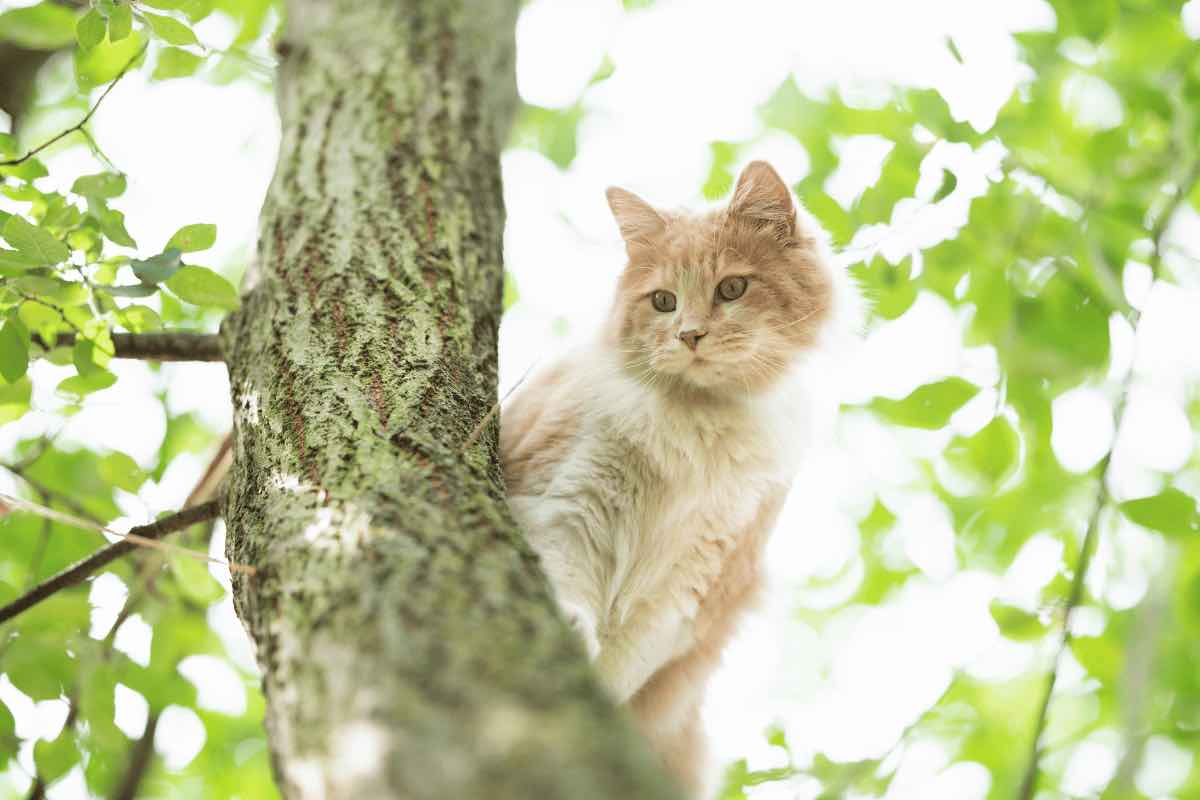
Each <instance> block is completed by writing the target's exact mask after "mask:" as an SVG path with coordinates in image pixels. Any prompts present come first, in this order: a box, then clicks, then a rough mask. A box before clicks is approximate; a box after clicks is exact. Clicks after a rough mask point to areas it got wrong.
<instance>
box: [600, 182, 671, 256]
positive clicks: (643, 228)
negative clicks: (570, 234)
mask: <svg viewBox="0 0 1200 800" xmlns="http://www.w3.org/2000/svg"><path fill="white" fill-rule="evenodd" d="M604 194H605V196H607V197H608V207H609V208H611V209H612V213H613V216H614V217H615V218H616V220H617V225H618V226H620V228H621V238H622V239H624V240H625V246H626V247H632V246H633V245H635V244H640V243H644V242H645V241H646V240H647V239H649V238H650V237H652V236H654V235H655V234H657V233H660V232H661V231H662V229H663V228H664V227H666V224H667V223H666V220H664V219H663V218H662V215H661V214H659V213H658V212H657V211H655V210H654V208H653V207H652V206H651V205H650V204H649V203H647V202H646V201H645V200H643V199H642V198H640V197H638V196H637V195H636V194H634V193H633V192H630V191H627V190H625V189H621V188H619V187H616V186H610V187H608V190H607V191H606V192H605V193H604Z"/></svg>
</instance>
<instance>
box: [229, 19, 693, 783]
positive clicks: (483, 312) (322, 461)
mask: <svg viewBox="0 0 1200 800" xmlns="http://www.w3.org/2000/svg"><path fill="white" fill-rule="evenodd" d="M516 6H517V3H516V2H515V0H488V2H482V1H479V2H468V0H407V1H406V2H396V1H395V0H390V1H389V0H293V2H291V3H290V5H289V9H288V14H287V17H288V23H287V28H286V31H285V33H284V36H283V38H282V41H281V43H280V45H279V50H280V54H281V57H282V58H281V65H280V74H279V89H278V91H279V107H280V114H281V117H282V122H283V140H282V145H281V152H280V156H279V164H278V168H277V172H276V175H275V179H274V182H273V184H272V186H271V189H270V191H269V194H268V198H267V201H266V204H265V207H264V210H263V215H262V220H261V229H260V230H261V232H260V247H259V259H258V265H257V267H256V269H255V273H254V274H253V275H252V276H251V277H250V279H249V281H248V286H249V287H250V288H249V290H248V292H247V294H246V295H245V297H244V301H243V305H242V308H241V310H240V311H239V312H237V313H235V314H234V315H232V316H231V317H230V318H229V319H228V320H227V322H226V324H225V325H224V327H223V330H222V336H223V341H222V350H223V352H224V353H225V354H226V357H227V361H228V364H229V369H230V380H231V384H232V387H233V399H234V408H235V426H236V451H235V459H234V466H233V470H232V474H231V476H230V483H229V487H228V490H227V508H226V515H225V516H226V520H227V523H228V527H229V537H228V542H229V556H230V558H232V559H234V560H236V561H241V562H245V563H249V564H252V565H254V566H255V567H257V569H258V575H257V576H255V577H249V578H247V577H244V576H240V575H239V576H235V577H234V599H235V601H236V605H237V609H238V613H239V614H240V616H241V618H242V620H243V621H244V623H245V625H246V626H247V628H248V630H249V631H250V634H251V635H252V637H253V638H254V640H255V642H256V644H257V647H258V660H259V663H260V665H261V667H262V670H263V676H264V678H263V680H264V687H265V691H266V696H267V715H266V716H267V728H268V734H269V737H270V742H271V749H272V754H273V759H274V764H275V770H276V775H277V777H278V780H279V784H280V788H281V789H282V791H283V793H284V795H285V796H287V797H290V798H318V797H320V798H341V797H347V798H349V797H353V798H391V797H395V798H438V800H444V798H468V799H469V798H484V797H486V798H495V799H497V800H505V799H506V798H514V800H515V799H516V798H521V800H528V798H539V800H550V799H552V798H564V800H565V799H566V798H570V799H571V800H587V799H588V798H597V800H598V799H599V798H606V800H607V799H609V798H659V797H678V796H679V795H678V794H676V790H675V788H674V787H673V786H672V785H671V784H670V783H669V782H668V780H667V779H666V778H665V777H664V775H663V773H662V772H661V770H660V769H659V767H658V766H657V764H656V763H655V761H654V759H653V757H652V756H651V755H650V754H649V752H648V751H647V749H646V746H645V744H644V743H643V742H642V740H641V739H640V737H638V736H637V735H636V734H634V733H633V732H632V728H631V727H630V726H629V725H628V724H627V720H626V718H625V716H624V714H623V713H622V712H619V711H618V710H616V709H615V708H614V707H613V706H612V705H611V703H610V702H609V701H608V700H607V699H606V697H605V695H604V694H603V692H602V690H601V689H600V688H599V686H598V684H597V683H596V681H595V680H594V679H593V677H592V675H591V671H590V669H589V668H588V666H587V663H586V661H585V658H584V656H583V650H582V647H581V646H580V644H579V643H578V642H577V641H576V640H575V638H574V637H573V635H572V634H571V633H570V632H569V631H568V630H567V629H566V627H565V626H564V625H563V624H562V623H561V621H560V620H559V619H558V617H557V615H556V614H555V612H554V610H553V604H552V601H551V599H550V595H549V590H548V586H547V584H546V581H545V579H544V578H543V576H542V574H541V572H540V570H539V568H538V565H537V560H536V557H535V556H534V555H533V554H532V552H531V551H530V549H529V548H528V546H527V545H526V544H525V542H524V539H523V537H522V536H521V534H520V532H519V531H518V530H517V528H516V526H515V524H514V522H513V520H512V518H511V516H510V515H509V512H508V509H507V506H506V504H505V500H504V487H503V482H502V478H501V474H500V469H499V464H498V460H497V453H496V429H495V426H494V425H490V426H488V428H487V429H486V431H485V433H484V435H483V436H481V437H480V438H479V439H478V441H477V442H475V443H473V444H472V445H471V446H470V447H467V448H465V450H464V447H463V445H464V443H465V442H466V441H467V439H468V437H469V436H470V434H471V431H472V429H473V428H474V427H475V425H476V424H477V423H478V422H479V421H480V420H481V419H483V417H484V416H485V415H486V414H487V413H488V411H489V409H490V408H491V406H492V405H493V403H494V402H495V399H496V327H497V323H498V322H499V317H500V312H501V285H502V278H503V267H502V264H501V235H502V232H503V224H504V215H503V206H502V200H501V191H500V172H499V161H498V156H499V150H500V146H501V144H502V142H503V140H504V138H505V136H506V134H507V130H508V125H509V122H510V118H511V115H512V112H513V110H514V106H515V103H516V95H515V90H514V85H513V25H514V18H515V14H516Z"/></svg>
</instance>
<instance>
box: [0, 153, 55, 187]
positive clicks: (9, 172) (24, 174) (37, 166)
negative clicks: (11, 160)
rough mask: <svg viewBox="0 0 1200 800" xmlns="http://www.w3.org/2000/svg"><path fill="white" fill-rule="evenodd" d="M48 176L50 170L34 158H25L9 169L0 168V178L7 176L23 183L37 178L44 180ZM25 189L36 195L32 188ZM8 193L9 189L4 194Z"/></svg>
mask: <svg viewBox="0 0 1200 800" xmlns="http://www.w3.org/2000/svg"><path fill="white" fill-rule="evenodd" d="M49 174H50V170H48V169H46V165H45V164H43V163H42V162H41V161H39V160H38V159H36V158H27V159H25V160H24V161H22V162H21V163H20V164H16V165H14V166H11V167H0V177H5V176H8V177H11V178H17V179H18V180H22V181H25V182H26V183H28V182H30V181H35V180H37V179H38V178H44V177H46V176H47V175H49ZM27 188H29V189H30V191H31V192H32V193H34V194H36V193H37V190H36V189H34V188H33V187H27ZM13 189H14V190H15V189H16V187H13ZM8 192H9V189H6V190H5V193H8ZM10 196H11V195H10Z"/></svg>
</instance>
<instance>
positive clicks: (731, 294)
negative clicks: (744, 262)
mask: <svg viewBox="0 0 1200 800" xmlns="http://www.w3.org/2000/svg"><path fill="white" fill-rule="evenodd" d="M745 293H746V279H745V278H743V277H742V276H741V275H731V276H729V277H728V278H726V279H725V280H723V281H721V282H720V283H719V284H717V300H724V301H729V300H737V299H738V298H739V297H741V296H742V295H744V294H745Z"/></svg>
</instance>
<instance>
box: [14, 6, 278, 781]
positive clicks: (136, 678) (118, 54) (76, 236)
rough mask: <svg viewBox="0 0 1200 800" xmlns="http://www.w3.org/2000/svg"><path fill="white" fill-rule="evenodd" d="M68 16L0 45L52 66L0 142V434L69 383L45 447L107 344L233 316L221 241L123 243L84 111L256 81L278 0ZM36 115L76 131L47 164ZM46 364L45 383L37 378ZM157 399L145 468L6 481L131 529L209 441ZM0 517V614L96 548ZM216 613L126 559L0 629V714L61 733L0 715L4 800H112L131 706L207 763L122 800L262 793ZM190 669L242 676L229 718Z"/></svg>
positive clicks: (60, 460)
mask: <svg viewBox="0 0 1200 800" xmlns="http://www.w3.org/2000/svg"><path fill="white" fill-rule="evenodd" d="M81 5H84V6H85V7H83V8H79V9H78V10H76V9H74V8H69V7H68V6H67V4H60V3H56V2H42V3H39V4H36V5H33V6H29V7H26V8H19V9H13V10H8V11H4V12H3V13H0V44H2V43H3V42H12V43H14V44H17V45H20V46H22V47H25V48H32V49H44V50H50V51H56V52H55V54H54V56H53V57H52V60H51V61H50V62H49V63H48V65H47V66H46V67H45V68H44V73H46V74H48V75H50V76H52V77H53V81H52V82H49V83H48V84H47V86H46V87H44V88H43V89H42V90H41V93H40V95H39V99H41V100H42V102H40V103H39V104H38V106H37V108H36V110H35V111H34V112H31V117H30V118H28V119H21V120H16V121H15V122H17V123H18V126H19V127H18V128H17V133H19V134H21V135H20V136H18V135H16V134H0V161H4V162H7V163H6V164H5V165H3V166H0V179H2V186H0V193H2V194H3V196H4V200H3V201H0V203H2V204H0V240H2V241H0V320H2V326H0V378H2V382H0V422H2V423H13V422H15V421H17V420H21V419H22V418H23V417H24V416H25V415H27V414H30V411H31V409H33V410H36V411H38V412H39V413H41V414H43V415H44V414H46V413H48V411H47V410H46V409H39V408H34V406H36V403H37V401H36V400H35V398H36V397H37V396H38V395H37V392H36V391H35V390H36V388H37V387H38V386H40V384H41V382H42V381H44V380H45V379H46V376H47V375H50V374H57V375H60V376H61V375H62V373H63V372H66V371H67V370H70V371H71V373H70V374H67V375H66V376H65V377H61V379H56V380H57V384H56V385H55V384H51V385H50V386H49V387H47V388H48V389H51V390H53V391H54V393H55V394H56V395H57V399H56V402H55V406H54V411H53V413H55V414H57V415H58V417H59V424H57V425H51V426H50V429H51V430H53V429H55V428H61V427H62V423H63V422H65V421H66V420H67V419H69V418H70V417H71V416H72V415H73V414H75V413H76V412H77V411H78V410H79V409H81V408H82V407H84V404H91V403H94V402H101V403H103V402H105V401H104V400H103V396H102V395H101V399H100V400H99V401H97V400H96V399H95V396H97V395H100V393H102V392H104V390H105V389H108V388H109V387H111V386H113V385H114V384H115V383H116V381H117V377H118V371H114V369H115V366H116V365H115V364H113V363H112V359H113V357H114V355H116V351H115V347H114V339H113V336H114V334H145V333H152V332H156V331H160V330H162V329H164V328H169V329H171V330H194V331H204V330H212V329H213V328H214V327H215V322H216V321H217V320H218V319H219V315H220V314H221V313H223V312H224V311H228V310H230V309H233V308H235V307H236V306H237V292H236V290H235V289H234V286H233V283H232V282H231V280H230V277H227V276H226V275H223V274H222V272H226V273H227V274H228V272H229V266H232V265H228V266H225V267H224V268H223V269H222V270H221V271H217V270H214V269H212V268H210V266H208V265H203V266H202V265H201V264H203V263H204V262H203V259H204V258H205V255H204V254H205V252H206V251H209V250H210V248H212V247H213V246H214V244H216V243H217V238H218V231H217V230H216V228H215V226H213V225H209V224H205V223H204V222H203V221H199V222H197V221H193V220H187V219H181V220H180V221H179V229H178V231H177V232H176V233H175V234H174V235H173V236H171V237H170V239H169V240H168V241H166V242H153V243H151V242H144V241H143V242H138V241H135V240H134V238H133V237H132V236H131V235H130V233H129V228H128V227H127V225H126V219H125V216H124V213H123V211H122V198H123V196H124V195H125V192H126V189H127V184H128V182H129V181H128V179H127V176H126V175H125V174H123V173H122V172H121V171H120V170H119V169H118V168H117V167H116V166H115V165H114V164H113V163H112V162H111V161H110V160H109V159H108V157H107V155H106V154H105V153H104V152H103V151H102V150H101V149H100V148H99V146H98V144H97V142H96V141H95V140H94V137H93V136H92V135H91V133H90V131H89V128H88V125H87V122H88V120H89V119H90V114H88V110H89V108H91V107H93V105H94V104H95V103H97V102H99V101H100V100H102V99H103V98H104V97H105V96H106V94H107V90H108V89H109V88H111V86H112V83H113V82H114V81H119V80H121V79H122V78H123V77H124V76H125V74H126V72H127V71H143V72H145V73H146V74H147V75H149V76H151V78H152V79H154V80H167V79H172V78H180V77H191V76H195V77H199V78H202V79H205V80H210V81H214V82H220V83H227V82H230V81H245V80H252V81H257V82H260V83H261V82H262V80H263V75H264V74H269V71H268V70H269V64H267V63H266V62H264V61H263V57H262V55H261V54H256V51H264V49H265V46H266V37H267V35H268V34H269V32H270V29H271V28H272V27H273V26H274V24H275V22H276V21H277V20H278V11H279V9H278V7H277V5H276V3H275V2H273V0H141V1H140V2H137V3H131V2H129V1H128V0H96V1H95V2H92V3H90V4H81ZM210 18H211V19H214V20H219V22H220V25H221V26H227V27H231V28H233V29H234V32H233V33H232V44H231V45H230V46H229V47H228V48H226V49H217V48H213V47H210V46H207V45H206V44H205V43H204V41H203V37H202V36H201V35H199V34H198V33H197V31H198V30H200V28H195V27H193V26H196V25H197V24H198V23H201V22H203V21H206V20H209V19H210ZM43 98H44V99H43ZM43 117H45V118H50V117H53V119H54V120H57V121H56V122H55V123H54V125H56V126H57V125H61V121H62V120H64V119H71V118H75V119H78V120H82V124H80V125H77V126H76V127H75V128H73V129H71V133H70V134H69V135H67V136H65V137H63V138H62V139H61V140H59V141H56V142H55V143H54V144H53V145H52V146H51V147H50V148H47V149H41V148H40V145H42V144H43V142H44V141H45V140H46V139H48V138H50V137H48V136H47V135H46V134H45V131H44V130H43V129H45V128H46V127H47V123H45V122H44V121H43ZM72 147H86V148H88V149H90V150H91V152H92V155H93V160H94V162H95V165H96V166H95V168H94V169H93V170H92V171H91V172H87V173H83V174H73V175H68V174H60V173H59V172H57V171H56V172H55V173H54V174H51V170H50V168H49V167H48V164H52V163H53V162H51V161H50V160H49V159H47V160H46V161H44V160H43V159H45V158H46V157H47V156H52V155H56V154H57V153H58V152H59V151H61V150H66V149H70V148H72ZM73 163H79V162H78V161H76V162H73ZM134 177H136V176H134ZM54 186H59V187H66V186H69V187H70V188H69V189H63V190H55V189H53V188H51V187H54ZM184 223H190V224H184ZM196 262H200V263H196ZM40 360H45V361H46V362H49V363H50V364H53V365H55V367H56V369H55V370H52V371H39V369H38V368H39V366H40V365H39V364H38V362H39V361H40ZM159 401H160V402H161V403H162V406H163V410H164V415H165V418H166V430H165V435H164V437H163V439H162V442H161V445H160V446H159V448H158V452H157V455H156V457H155V458H154V459H153V460H152V461H151V462H150V463H143V464H139V463H138V462H137V461H135V460H134V459H133V458H131V457H130V456H129V455H128V454H126V453H123V452H120V451H105V450H101V449H96V450H91V449H75V448H73V447H66V446H61V445H59V444H58V443H57V442H56V440H55V439H54V436H53V434H50V435H47V436H45V437H34V438H28V439H25V440H22V441H20V442H18V443H17V444H16V445H15V447H14V448H13V449H12V450H11V451H10V452H7V453H5V454H4V461H3V462H0V467H2V468H3V469H4V470H6V471H7V473H8V474H9V475H10V476H11V480H12V481H13V483H12V485H13V486H15V487H19V489H20V490H21V492H22V493H23V494H25V495H26V496H28V497H29V498H30V499H32V500H34V501H36V502H38V503H41V504H43V505H46V506H49V507H51V508H53V509H55V510H58V511H61V512H66V513H68V514H71V515H72V516H75V517H83V518H85V519H87V520H90V521H94V522H99V523H107V522H109V521H111V520H115V519H117V518H119V517H122V516H123V515H124V514H125V513H128V511H127V510H126V509H128V508H129V502H128V501H129V498H130V497H131V496H132V494H131V493H137V492H138V491H139V490H140V489H142V488H143V486H145V485H147V484H148V483H150V482H154V481H160V480H162V478H163V475H164V473H165V472H166V471H167V469H168V468H169V467H170V466H171V465H172V463H173V462H175V460H176V459H177V458H178V457H179V456H181V455H183V454H185V453H186V454H192V455H193V456H195V457H198V458H208V457H209V456H210V455H211V452H212V449H213V446H214V445H215V444H216V442H217V439H218V436H219V435H221V434H223V433H224V432H223V431H215V430H210V429H209V428H208V427H207V426H206V425H205V424H203V423H201V422H200V421H199V419H198V418H197V417H196V416H195V415H194V414H193V413H189V412H179V411H176V410H173V409H172V408H171V407H170V406H169V405H168V403H167V400H166V397H165V396H161V397H159ZM38 427H39V426H37V425H34V426H32V428H33V429H37V428H38ZM42 427H45V426H42ZM6 441H9V440H6ZM6 491H8V490H7V489H6ZM182 500H183V498H178V499H177V500H176V501H175V502H177V503H182ZM4 511H5V513H4V514H3V517H2V518H0V541H2V542H3V546H0V605H3V604H5V603H8V602H9V601H11V600H13V599H14V598H15V597H17V596H18V595H20V594H22V593H23V592H25V591H26V590H28V589H29V588H30V587H31V586H34V585H35V584H37V583H39V582H41V581H43V580H45V579H46V578H48V577H49V576H51V575H54V574H55V573H56V572H58V571H59V570H61V569H63V568H64V567H66V566H68V565H70V564H72V563H74V562H75V561H77V560H79V559H80V558H83V557H84V556H87V555H89V554H91V553H92V552H94V551H96V550H97V549H98V548H100V547H102V546H103V545H105V544H106V542H105V541H104V539H103V538H102V537H100V536H98V535H96V534H95V533H85V532H82V531H80V530H78V529H75V528H73V527H72V526H70V525H67V524H63V523H60V522H56V521H55V522H52V521H47V520H43V519H41V518H39V517H38V516H34V515H32V514H29V513H24V512H18V511H14V510H11V509H7V508H5V509H4ZM211 533H212V527H211V526H197V527H196V528H195V529H194V530H193V531H191V532H189V533H187V534H185V535H183V536H182V538H178V537H177V538H176V540H175V541H176V543H177V544H182V545H185V546H187V547H189V548H191V549H207V546H208V537H209V535H210V534H211ZM105 582H107V584H106V585H107V586H109V587H110V588H111V587H113V586H114V585H117V586H119V592H117V595H116V596H117V597H118V599H119V598H120V596H121V595H122V594H123V595H124V597H125V600H124V603H123V607H122V608H121V610H120V616H119V617H118V618H117V619H115V620H114V619H113V617H112V616H111V614H110V616H108V617H107V619H105V620H104V621H103V622H102V623H100V624H91V625H89V619H91V620H92V622H93V623H96V622H97V621H98V618H96V617H94V616H93V613H94V610H93V608H92V603H90V602H89V596H94V595H93V591H94V589H95V587H96V586H97V585H98V584H104V583H105ZM226 602H228V598H227V596H226V590H225V588H223V586H222V584H220V583H218V582H217V580H215V579H214V578H213V576H212V575H211V574H210V572H209V570H208V569H207V568H206V566H205V565H204V564H203V562H201V561H196V560H193V559H189V558H182V557H179V556H175V555H172V556H170V557H167V556H166V555H164V554H162V553H160V552H158V551H152V550H138V551H135V552H134V553H133V555H132V556H128V557H125V558H122V559H118V560H117V561H114V562H113V563H111V564H110V565H109V566H108V567H107V568H105V570H104V574H103V575H102V576H100V577H98V578H97V579H96V580H95V581H94V582H93V583H91V584H88V583H85V584H83V585H79V586H75V587H72V588H69V589H66V590H62V591H59V592H58V593H56V594H54V595H52V596H51V597H50V598H49V599H48V600H46V601H44V602H42V603H41V604H39V605H37V606H34V607H33V608H32V609H30V610H29V611H26V612H24V613H23V614H21V615H20V616H18V617H17V618H15V619H14V620H13V621H11V622H8V623H6V624H3V625H0V672H2V673H3V676H2V677H0V687H2V686H3V685H4V684H9V685H10V687H11V688H10V690H9V693H8V694H4V697H5V698H7V699H11V698H12V697H13V696H14V694H13V693H16V694H15V696H16V697H18V698H19V697H21V696H22V695H23V696H24V699H25V701H32V702H34V703H38V704H40V705H39V708H41V709H43V710H44V709H46V708H51V709H52V708H54V707H55V706H58V707H60V708H64V709H66V715H65V716H66V723H65V724H64V725H63V726H62V729H61V731H60V732H59V733H58V734H57V736H56V737H54V738H52V739H47V738H44V736H43V738H38V732H37V729H36V728H32V729H31V728H30V724H31V722H32V720H31V718H30V717H29V714H28V712H25V715H24V718H23V722H22V714H20V713H16V714H14V711H16V709H15V708H14V709H10V708H9V707H8V705H6V704H5V702H4V701H3V700H0V797H9V796H14V797H15V796H18V794H19V795H20V796H25V795H26V794H28V793H30V792H31V791H33V790H31V789H30V788H28V787H29V784H30V782H31V781H34V782H35V783H36V785H37V786H41V787H43V789H44V788H49V790H50V792H51V796H54V794H53V793H54V791H55V789H54V785H55V782H56V781H67V782H70V781H71V780H76V779H78V780H81V781H82V783H83V784H84V785H86V788H87V790H88V792H90V793H91V794H92V795H95V796H105V797H107V796H113V794H114V792H115V791H116V788H117V786H118V785H120V784H121V782H122V781H125V780H128V779H129V777H130V776H129V775H128V774H127V773H128V771H129V770H130V769H131V765H132V764H134V762H135V760H134V758H133V753H134V752H135V750H136V749H137V748H138V747H139V742H138V741H137V739H138V737H139V736H140V735H141V734H140V733H139V730H140V728H139V723H138V722H137V721H134V722H130V721H128V714H129V710H130V709H135V713H134V719H135V720H136V718H137V713H136V709H137V708H138V707H139V706H143V707H144V709H145V717H146V719H147V720H148V721H149V724H147V725H146V730H147V731H150V732H151V734H153V731H154V723H155V722H161V721H163V720H171V719H175V720H178V719H179V718H181V717H183V718H191V719H192V720H194V721H195V722H196V724H198V725H199V726H200V727H201V729H202V731H203V746H202V747H201V748H200V750H199V753H198V754H197V755H195V757H193V758H191V759H190V760H189V761H188V762H187V763H186V764H185V765H183V766H182V767H179V765H175V766H174V767H173V768H168V765H167V764H166V762H164V760H163V759H162V758H161V757H155V758H152V759H151V760H150V762H149V768H148V769H147V770H146V772H145V773H144V774H141V775H138V776H137V778H138V785H139V787H140V788H139V790H138V794H137V796H138V797H180V796H194V797H235V796H242V797H255V798H258V797H271V796H275V795H276V790H275V788H274V783H273V779H272V777H271V774H270V768H269V764H268V761H267V756H266V746H265V739H264V734H263V730H262V716H263V704H262V698H261V695H260V693H259V689H258V685H257V684H258V681H257V677H256V676H255V675H253V674H251V673H250V672H248V671H247V670H246V669H245V668H244V667H242V666H238V664H237V662H234V661H232V660H230V657H229V654H228V653H227V651H226V646H225V644H224V643H223V642H222V640H221V639H220V638H219V637H218V636H217V634H216V633H215V632H214V630H213V629H212V628H211V627H210V624H209V621H208V614H209V612H210V610H211V609H213V608H215V607H216V606H217V605H219V604H221V603H226ZM146 626H148V628H147V627H146ZM89 628H90V629H89ZM138 630H145V631H146V633H148V636H149V639H148V654H141V655H139V654H138V653H136V652H135V650H136V648H132V647H131V646H130V645H128V644H124V643H122V639H123V637H124V636H128V635H129V634H130V632H131V631H132V632H134V633H136V632H137V631H138ZM134 638H136V637H134ZM131 653H133V654H132V655H131ZM143 655H144V656H145V657H144V658H143ZM196 656H206V657H211V658H215V659H219V660H220V661H222V662H224V663H225V664H227V665H228V666H227V667H226V668H227V669H229V670H231V674H232V675H236V676H238V678H237V679H238V681H239V682H240V683H241V684H242V687H241V688H242V690H243V691H244V694H245V697H246V703H245V706H246V708H245V710H244V711H240V712H231V710H229V709H226V710H224V711H216V710H213V707H212V706H211V704H209V703H207V702H202V701H201V697H200V696H199V695H198V693H197V687H196V684H194V683H193V682H192V680H191V679H189V678H188V677H185V674H184V672H183V671H181V664H183V665H184V667H185V668H186V663H187V662H186V659H188V658H192V657H196ZM189 674H192V673H189ZM0 694H3V692H0ZM18 707H19V705H18ZM121 720H125V721H124V722H120V721H121ZM118 722H120V724H118ZM164 727H166V723H164V725H161V726H159V729H158V740H159V746H160V749H161V747H162V740H163V737H164V736H169V735H170V733H169V732H165V731H164ZM6 770H7V771H6ZM73 775H74V776H75V777H74V778H72V776H73ZM64 785H65V784H64ZM39 796H40V795H39Z"/></svg>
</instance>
